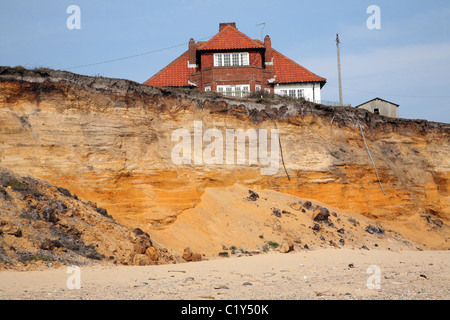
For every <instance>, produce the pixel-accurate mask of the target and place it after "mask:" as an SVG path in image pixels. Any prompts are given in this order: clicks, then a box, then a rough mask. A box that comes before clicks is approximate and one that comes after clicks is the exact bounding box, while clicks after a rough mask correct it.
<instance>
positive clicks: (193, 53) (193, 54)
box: [189, 38, 197, 65]
mask: <svg viewBox="0 0 450 320" xmlns="http://www.w3.org/2000/svg"><path fill="white" fill-rule="evenodd" d="M196 64H197V48H196V46H195V40H194V39H193V38H191V40H189V65H196Z"/></svg>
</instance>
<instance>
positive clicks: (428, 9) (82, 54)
mask: <svg viewBox="0 0 450 320" xmlns="http://www.w3.org/2000/svg"><path fill="white" fill-rule="evenodd" d="M71 5H76V6H78V7H79V8H80V15H79V22H80V28H79V29H76V28H75V29H70V28H68V26H67V21H68V20H70V21H73V20H72V18H73V13H74V12H73V11H69V13H68V12H67V9H68V7H69V6H71ZM371 5H376V6H378V8H379V16H374V12H373V11H369V12H368V10H367V9H368V7H369V6H371ZM377 17H379V19H377V20H373V19H374V18H377ZM368 20H369V22H378V24H379V25H378V26H379V28H378V29H373V28H369V27H368V24H367V21H368ZM220 22H236V24H237V28H238V29H239V30H240V31H242V32H243V33H245V34H246V35H248V36H249V37H251V38H253V39H261V35H263V36H265V35H269V36H270V37H271V40H272V46H273V47H274V48H275V49H276V50H278V51H280V52H281V53H283V54H284V55H286V56H288V57H289V58H291V59H292V60H294V61H296V62H297V63H299V64H301V65H302V66H304V67H305V68H307V69H309V70H310V71H312V72H314V73H315V74H317V75H319V76H322V77H324V78H326V79H327V83H326V84H325V86H324V87H323V89H322V100H323V101H331V102H337V101H339V90H338V88H339V86H338V72H337V57H336V56H337V53H336V51H337V50H336V41H335V40H336V34H337V33H339V38H340V52H341V71H342V87H343V101H344V104H351V105H352V106H357V105H359V104H361V103H364V102H366V101H368V100H371V99H373V98H375V97H379V98H382V99H385V100H388V101H391V102H394V103H396V104H399V105H400V107H399V117H401V118H407V119H425V120H429V121H436V122H445V123H450V80H449V79H450V77H449V74H450V1H448V0H430V1H423V0H422V1H416V0H412V1H411V0H409V1H406V0H395V1H385V0H371V1H365V0H340V1H335V0H327V1H325V0H315V1H311V0H309V1H301V0H294V1H291V0H257V1H254V0H239V1H236V0H227V1H216V0H165V1H161V0H160V1H153V0H147V1H144V0H134V1H133V0H129V1H125V0H123V1H117V0H90V1H86V0H70V1H67V0H43V1H24V0H1V1H0V65H3V66H12V67H14V66H18V65H20V66H23V67H26V68H39V67H47V68H52V69H57V70H68V71H71V72H74V73H78V74H84V75H101V76H104V77H111V78H121V79H129V80H133V81H136V82H139V83H142V82H144V81H146V80H147V79H148V78H150V77H151V76H152V75H154V74H155V73H157V72H158V71H159V70H161V69H162V68H163V67H165V66H166V65H167V64H169V63H170V62H171V61H173V60H174V59H175V58H177V57H178V56H179V55H181V54H182V53H183V52H185V51H186V50H187V48H188V42H189V39H190V38H194V39H195V40H196V41H199V40H202V41H205V40H208V39H210V38H211V37H212V36H214V35H215V34H216V33H217V32H218V31H219V23H220ZM262 23H265V25H261V24H262ZM370 25H371V24H369V26H370Z"/></svg>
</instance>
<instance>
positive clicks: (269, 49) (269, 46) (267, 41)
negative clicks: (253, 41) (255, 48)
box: [264, 36, 273, 64]
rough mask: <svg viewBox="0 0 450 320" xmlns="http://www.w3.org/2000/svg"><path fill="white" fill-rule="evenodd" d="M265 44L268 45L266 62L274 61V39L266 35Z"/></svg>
mask: <svg viewBox="0 0 450 320" xmlns="http://www.w3.org/2000/svg"><path fill="white" fill-rule="evenodd" d="M264 46H265V47H266V59H265V60H266V61H265V62H266V64H271V63H272V57H273V55H272V41H271V40H270V37H269V36H266V37H265V38H264Z"/></svg>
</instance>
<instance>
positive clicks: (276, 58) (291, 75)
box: [144, 25, 326, 87]
mask: <svg viewBox="0 0 450 320" xmlns="http://www.w3.org/2000/svg"><path fill="white" fill-rule="evenodd" d="M196 47H197V50H227V49H252V48H265V47H264V44H263V43H262V42H261V41H259V40H252V39H250V38H249V37H248V36H246V35H245V34H243V33H242V32H240V31H238V30H237V29H236V28H233V27H232V26H229V25H228V26H226V27H224V28H223V29H222V30H221V31H220V32H219V33H218V34H217V35H215V36H214V37H213V38H211V39H210V40H209V41H207V42H197V44H196ZM272 53H273V66H271V65H267V66H266V68H267V69H268V70H273V71H274V73H275V75H276V78H275V82H274V83H299V82H322V83H325V82H326V79H325V78H322V77H320V76H318V75H316V74H314V73H312V72H311V71H309V70H308V69H306V68H304V67H302V66H301V65H299V64H298V63H296V62H294V61H292V60H291V59H289V58H288V57H286V56H284V55H283V54H281V53H279V52H278V51H276V50H274V49H272ZM188 60H189V51H186V52H184V53H183V54H182V55H181V56H179V57H178V58H177V59H175V60H174V61H173V62H171V63H170V64H169V65H168V66H167V67H165V68H164V69H162V70H161V71H159V72H158V73H157V74H155V75H154V76H153V77H151V78H150V79H148V80H147V81H145V82H144V84H147V85H150V86H154V87H184V86H190V85H189V83H188V79H189V72H192V70H188ZM196 71H197V70H196Z"/></svg>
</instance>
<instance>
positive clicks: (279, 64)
mask: <svg viewBox="0 0 450 320" xmlns="http://www.w3.org/2000/svg"><path fill="white" fill-rule="evenodd" d="M272 52H273V67H274V71H275V75H276V79H275V83H298V82H323V83H325V82H326V81H327V79H325V78H322V77H319V76H318V75H316V74H314V73H312V72H311V71H309V70H308V69H306V68H304V67H302V66H301V65H299V64H298V63H296V62H294V61H292V60H291V59H289V58H288V57H286V56H284V55H283V54H281V53H279V52H278V51H276V50H275V49H272Z"/></svg>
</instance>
